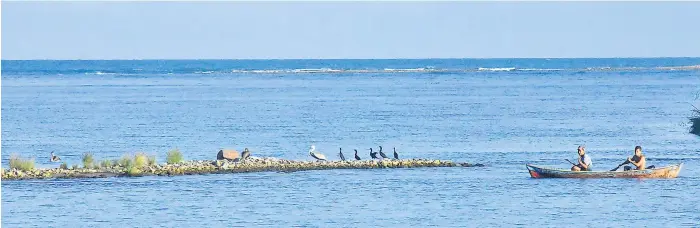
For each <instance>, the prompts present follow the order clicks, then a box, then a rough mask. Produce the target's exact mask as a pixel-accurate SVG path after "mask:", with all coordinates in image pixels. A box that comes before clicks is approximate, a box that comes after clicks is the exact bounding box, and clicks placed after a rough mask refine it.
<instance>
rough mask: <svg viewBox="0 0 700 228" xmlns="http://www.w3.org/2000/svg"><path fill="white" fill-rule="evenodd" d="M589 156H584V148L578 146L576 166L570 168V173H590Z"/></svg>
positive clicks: (591, 163)
mask: <svg viewBox="0 0 700 228" xmlns="http://www.w3.org/2000/svg"><path fill="white" fill-rule="evenodd" d="M591 165H593V162H592V161H591V156H589V155H588V154H586V147H585V146H578V164H576V165H574V166H572V167H571V171H591Z"/></svg>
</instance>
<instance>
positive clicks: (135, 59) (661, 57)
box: [0, 56, 700, 61]
mask: <svg viewBox="0 0 700 228" xmlns="http://www.w3.org/2000/svg"><path fill="white" fill-rule="evenodd" d="M671 58H673V59H680V58H700V56H654V57H633V56H627V57H484V58H479V57H461V58H455V57H444V58H434V57H427V58H192V59H187V58H172V59H169V58H143V59H139V58H134V59H127V58H115V59H0V60H1V61H142V60H146V61H148V60H150V61H153V60H177V61H183V60H234V61H236V60H426V59H431V60H454V59H671Z"/></svg>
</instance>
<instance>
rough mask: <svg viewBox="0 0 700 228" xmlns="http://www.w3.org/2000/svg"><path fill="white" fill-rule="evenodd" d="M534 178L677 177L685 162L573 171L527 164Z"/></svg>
mask: <svg viewBox="0 0 700 228" xmlns="http://www.w3.org/2000/svg"><path fill="white" fill-rule="evenodd" d="M525 166H526V167H527V170H528V171H529V172H530V176H531V177H532V178H676V177H677V176H678V173H680V172H681V168H682V167H683V163H680V164H675V165H669V166H666V167H661V168H654V169H646V170H629V171H578V172H575V171H571V170H565V169H555V168H547V167H539V166H534V165H530V164H527V165H525Z"/></svg>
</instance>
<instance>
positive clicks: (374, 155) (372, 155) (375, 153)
mask: <svg viewBox="0 0 700 228" xmlns="http://www.w3.org/2000/svg"><path fill="white" fill-rule="evenodd" d="M369 156H370V157H372V159H379V158H378V157H377V152H373V151H372V148H369Z"/></svg>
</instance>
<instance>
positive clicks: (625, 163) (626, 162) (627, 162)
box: [610, 161, 630, 172]
mask: <svg viewBox="0 0 700 228" xmlns="http://www.w3.org/2000/svg"><path fill="white" fill-rule="evenodd" d="M629 163H630V161H625V162H623V163H622V164H620V165H618V166H617V167H615V168H614V169H611V170H610V172H613V171H617V169H619V168H620V167H622V166H623V165H627V164H629Z"/></svg>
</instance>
